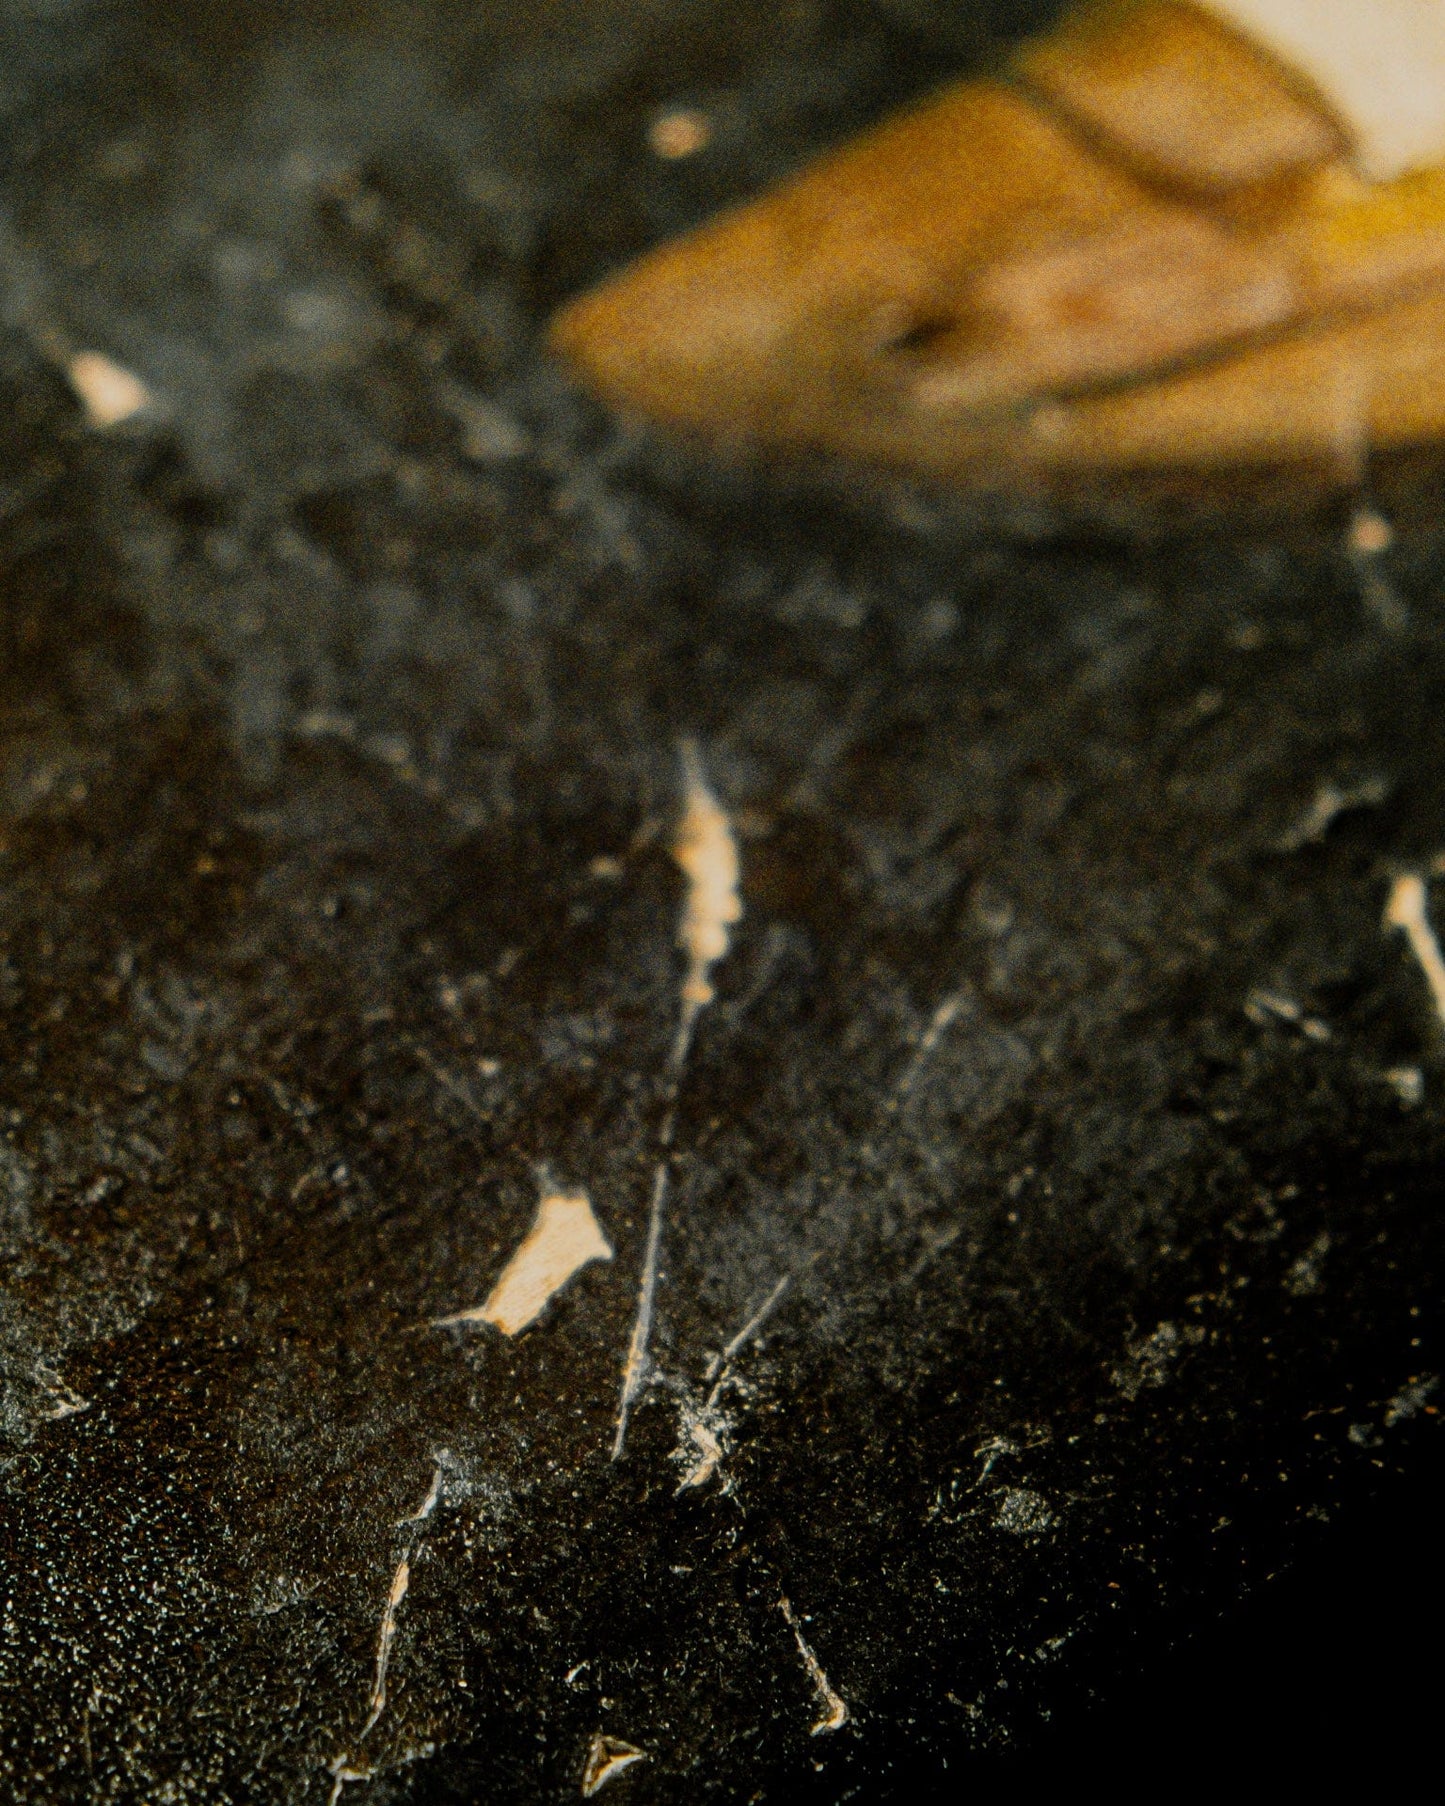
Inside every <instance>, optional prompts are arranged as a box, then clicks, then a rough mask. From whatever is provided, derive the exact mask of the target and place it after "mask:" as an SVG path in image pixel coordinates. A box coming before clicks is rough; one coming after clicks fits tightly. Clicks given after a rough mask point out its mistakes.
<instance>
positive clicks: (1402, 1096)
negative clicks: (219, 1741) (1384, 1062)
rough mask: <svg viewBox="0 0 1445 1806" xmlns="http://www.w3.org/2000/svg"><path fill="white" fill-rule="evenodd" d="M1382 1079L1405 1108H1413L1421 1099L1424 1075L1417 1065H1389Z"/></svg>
mask: <svg viewBox="0 0 1445 1806" xmlns="http://www.w3.org/2000/svg"><path fill="white" fill-rule="evenodd" d="M1384 1079H1385V1083H1386V1084H1387V1085H1388V1086H1390V1088H1391V1089H1392V1090H1393V1091H1394V1093H1395V1096H1396V1097H1398V1098H1399V1100H1400V1102H1401V1104H1402V1105H1403V1106H1404V1108H1405V1109H1407V1110H1413V1109H1414V1108H1415V1106H1416V1105H1417V1104H1418V1103H1421V1102H1422V1101H1423V1099H1424V1096H1425V1075H1424V1073H1423V1072H1421V1070H1420V1068H1419V1067H1418V1066H1391V1067H1390V1068H1389V1069H1388V1070H1387V1071H1386V1072H1385V1074H1384Z"/></svg>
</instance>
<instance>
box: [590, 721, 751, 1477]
mask: <svg viewBox="0 0 1445 1806" xmlns="http://www.w3.org/2000/svg"><path fill="white" fill-rule="evenodd" d="M682 785H683V811H682V819H681V821H680V822H679V823H678V827H677V834H676V837H675V839H674V840H673V844H672V856H673V858H674V859H675V860H676V861H677V864H678V866H679V868H680V869H681V871H682V874H683V876H684V877H685V878H686V879H687V895H686V897H685V898H684V900H683V906H682V915H681V918H680V919H679V921H678V925H677V940H678V945H679V946H680V947H681V948H682V950H683V952H684V953H685V954H686V955H687V970H686V972H685V973H684V975H683V981H682V989H681V992H680V994H679V998H678V1018H677V1034H676V1036H675V1037H674V1039H673V1043H672V1054H671V1058H670V1059H669V1061H668V1071H669V1075H670V1080H669V1089H670V1099H669V1103H668V1108H667V1111H666V1114H665V1115H664V1117H663V1119H662V1124H661V1127H660V1128H659V1130H658V1136H657V1138H658V1141H659V1143H660V1144H661V1146H662V1148H663V1149H664V1155H663V1158H662V1159H661V1160H660V1161H659V1162H658V1164H657V1171H656V1174H655V1176H654V1178H653V1183H652V1208H651V1211H650V1213H649V1216H648V1222H647V1246H646V1248H645V1249H644V1250H643V1256H642V1278H641V1280H640V1282H639V1284H638V1288H637V1316H636V1318H635V1319H634V1321H633V1325H632V1339H631V1341H630V1343H629V1344H628V1349H627V1361H626V1364H625V1366H624V1367H623V1370H622V1392H621V1396H620V1398H619V1400H618V1405H617V1434H616V1435H615V1436H614V1437H613V1441H612V1460H614V1461H617V1460H620V1459H621V1457H622V1453H623V1451H624V1449H625V1448H626V1446H627V1425H628V1422H629V1420H630V1419H631V1416H632V1408H633V1406H634V1405H635V1404H636V1403H637V1400H638V1397H639V1396H640V1394H641V1392H642V1388H643V1387H644V1386H645V1385H646V1383H647V1377H648V1373H649V1371H650V1362H649V1358H648V1352H647V1350H648V1343H649V1341H650V1340H651V1337H652V1318H653V1312H654V1309H655V1306H656V1301H657V1258H658V1252H659V1250H660V1248H661V1246H662V1218H663V1206H664V1204H665V1203H666V1201H667V1187H668V1177H669V1164H668V1155H667V1152H666V1150H668V1149H670V1148H671V1146H672V1133H673V1125H674V1123H675V1121H676V1110H675V1104H676V1099H677V1090H678V1086H679V1085H680V1084H681V1082H682V1075H683V1071H684V1069H685V1067H686V1065H687V1056H688V1053H689V1052H690V1050H691V1048H692V1036H693V1030H694V1029H695V1028H696V1026H697V1019H698V1016H699V1015H700V1014H701V1012H702V1011H703V1010H704V1009H705V1008H706V1007H707V1005H708V1004H710V1003H711V1002H712V1000H713V995H714V993H713V987H712V977H711V974H712V968H713V967H714V966H715V965H716V964H717V962H718V961H719V960H720V959H722V958H723V956H724V955H725V954H726V952H727V950H728V943H729V939H730V936H729V934H728V930H729V929H730V928H731V927H732V926H733V925H734V924H735V923H737V922H740V921H741V920H742V915H743V902H742V896H741V894H740V891H739V882H740V879H741V870H742V868H741V862H740V860H739V858H738V843H737V837H736V835H735V834H734V833H733V825H732V822H731V821H730V820H729V818H728V815H727V813H726V811H725V810H724V809H723V807H722V805H721V803H719V802H718V800H717V798H716V796H714V795H713V792H712V790H711V788H710V786H709V785H708V781H707V774H706V772H705V771H704V770H703V765H702V755H701V754H700V753H699V752H698V749H697V746H696V745H695V744H694V742H693V741H691V740H686V741H684V742H683V745H682Z"/></svg>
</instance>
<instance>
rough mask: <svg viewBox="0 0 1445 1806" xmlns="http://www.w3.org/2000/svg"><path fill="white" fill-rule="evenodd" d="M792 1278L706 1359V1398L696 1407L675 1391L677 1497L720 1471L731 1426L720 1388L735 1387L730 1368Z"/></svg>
mask: <svg viewBox="0 0 1445 1806" xmlns="http://www.w3.org/2000/svg"><path fill="white" fill-rule="evenodd" d="M793 1278H794V1275H793V1274H791V1273H784V1275H783V1276H782V1278H781V1279H780V1280H778V1282H777V1284H776V1285H774V1286H773V1288H772V1290H771V1291H770V1292H769V1293H768V1295H767V1297H766V1298H764V1299H763V1301H762V1303H761V1304H760V1305H759V1306H758V1307H757V1309H756V1310H755V1311H753V1312H751V1313H750V1314H749V1316H748V1317H747V1319H746V1320H745V1322H744V1323H743V1325H742V1328H741V1329H739V1330H738V1331H737V1333H736V1334H735V1335H734V1336H732V1337H731V1338H730V1339H729V1340H728V1341H727V1342H726V1343H725V1344H724V1345H723V1347H722V1349H721V1350H719V1352H718V1353H716V1354H713V1355H710V1356H709V1357H708V1362H707V1366H706V1368H705V1369H704V1371H703V1378H704V1379H705V1380H710V1381H711V1382H712V1385H711V1390H710V1391H709V1392H708V1395H707V1397H706V1398H705V1399H704V1400H703V1401H702V1403H701V1404H698V1403H697V1402H696V1400H695V1399H694V1398H693V1396H692V1393H691V1392H690V1391H689V1390H688V1389H687V1388H686V1387H684V1386H678V1387H677V1388H676V1390H677V1392H678V1394H679V1396H678V1414H679V1417H680V1420H681V1421H680V1424H679V1429H680V1431H681V1440H680V1441H679V1443H678V1446H677V1448H675V1449H674V1450H673V1459H674V1460H675V1461H678V1462H681V1463H684V1464H685V1465H684V1471H683V1476H682V1479H681V1480H680V1481H679V1482H678V1485H677V1493H675V1494H674V1497H676V1496H677V1494H680V1493H685V1492H690V1491H691V1490H692V1489H693V1488H694V1487H698V1486H705V1485H706V1484H707V1483H708V1481H709V1480H711V1479H712V1477H713V1476H714V1474H716V1473H717V1472H718V1470H719V1469H720V1468H721V1466H722V1463H723V1461H724V1460H725V1459H726V1457H727V1454H728V1451H729V1447H730V1439H731V1436H732V1429H733V1422H732V1419H731V1418H730V1417H729V1416H728V1414H727V1412H726V1411H725V1410H724V1409H723V1408H722V1405H721V1402H720V1401H721V1399H722V1394H723V1388H724V1387H725V1386H727V1385H729V1384H731V1385H733V1386H735V1387H736V1386H737V1385H738V1382H737V1381H736V1380H734V1379H733V1378H732V1364H733V1362H734V1361H735V1360H736V1359H737V1357H738V1355H739V1354H741V1353H742V1351H743V1349H744V1348H746V1347H747V1345H748V1343H749V1342H751V1341H752V1339H753V1337H754V1336H756V1335H757V1333H758V1331H759V1330H760V1329H761V1328H762V1327H763V1325H764V1324H765V1323H766V1322H767V1320H768V1318H769V1317H771V1316H772V1314H773V1312H774V1311H775V1310H776V1309H777V1307H778V1305H779V1304H780V1303H781V1302H782V1299H783V1297H784V1294H785V1293H786V1292H787V1290H788V1287H789V1286H790V1285H791V1284H792V1283H793ZM722 1490H723V1491H724V1492H725V1493H727V1492H731V1491H732V1482H731V1481H730V1480H725V1481H724V1482H723V1488H722Z"/></svg>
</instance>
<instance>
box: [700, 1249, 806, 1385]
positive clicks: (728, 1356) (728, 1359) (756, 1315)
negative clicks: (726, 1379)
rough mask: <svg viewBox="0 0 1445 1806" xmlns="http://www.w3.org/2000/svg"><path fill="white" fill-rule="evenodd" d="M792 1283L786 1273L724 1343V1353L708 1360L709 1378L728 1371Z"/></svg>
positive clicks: (789, 1274) (789, 1275) (790, 1276)
mask: <svg viewBox="0 0 1445 1806" xmlns="http://www.w3.org/2000/svg"><path fill="white" fill-rule="evenodd" d="M792 1283H793V1276H792V1274H791V1273H785V1274H784V1275H783V1277H782V1278H781V1279H780V1280H779V1281H778V1283H777V1284H776V1285H775V1286H774V1287H773V1289H772V1291H771V1292H769V1293H768V1295H767V1297H766V1298H765V1299H764V1300H763V1302H762V1303H761V1304H760V1305H759V1306H758V1308H757V1309H756V1310H755V1311H754V1312H753V1314H752V1316H751V1317H749V1318H748V1320H747V1322H746V1323H744V1324H743V1326H742V1328H741V1329H740V1330H739V1331H738V1332H737V1334H736V1335H735V1336H734V1337H733V1338H732V1340H731V1341H729V1342H728V1343H726V1344H725V1345H724V1347H723V1350H722V1353H721V1354H715V1355H714V1356H713V1357H712V1359H711V1360H710V1361H709V1362H708V1364H707V1377H708V1379H710V1380H715V1379H717V1378H718V1377H719V1375H721V1374H724V1373H726V1372H727V1370H728V1368H729V1367H730V1366H731V1365H732V1362H733V1358H734V1356H736V1355H738V1354H740V1353H741V1352H742V1350H743V1349H745V1348H746V1347H747V1345H748V1343H749V1342H751V1341H752V1339H753V1337H754V1336H755V1335H756V1334H757V1333H758V1331H759V1330H760V1329H761V1328H762V1327H763V1325H764V1324H765V1323H766V1322H767V1320H768V1318H769V1317H771V1316H772V1314H773V1312H774V1311H775V1310H776V1309H777V1308H778V1306H779V1305H780V1304H781V1303H782V1301H783V1294H784V1293H785V1292H786V1291H787V1289H788V1287H789V1286H790V1285H791V1284H792ZM716 1395H717V1387H716V1386H714V1387H713V1397H714V1398H715V1397H716Z"/></svg>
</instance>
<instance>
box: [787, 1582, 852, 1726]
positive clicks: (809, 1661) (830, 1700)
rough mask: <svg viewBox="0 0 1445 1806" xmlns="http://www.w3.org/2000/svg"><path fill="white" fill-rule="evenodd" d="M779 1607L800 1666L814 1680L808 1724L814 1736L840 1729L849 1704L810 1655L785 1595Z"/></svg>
mask: <svg viewBox="0 0 1445 1806" xmlns="http://www.w3.org/2000/svg"><path fill="white" fill-rule="evenodd" d="M778 1606H779V1609H780V1610H781V1611H782V1614H783V1616H784V1617H785V1618H786V1619H787V1621H788V1628H789V1630H791V1631H792V1633H793V1641H794V1642H795V1643H796V1644H797V1645H798V1654H799V1655H800V1656H801V1657H802V1658H803V1666H804V1668H806V1669H807V1671H808V1679H809V1680H810V1681H811V1682H812V1683H813V1691H814V1692H815V1693H816V1694H817V1695H818V1716H817V1718H816V1719H815V1720H814V1721H813V1723H812V1725H811V1726H810V1727H809V1729H810V1731H811V1733H812V1735H813V1736H814V1737H822V1736H824V1735H825V1734H826V1733H827V1732H829V1731H841V1730H842V1728H843V1726H844V1725H845V1724H847V1722H848V1705H847V1702H846V1701H845V1700H844V1699H843V1697H842V1696H841V1695H840V1694H838V1693H835V1692H834V1690H833V1687H832V1684H831V1682H830V1681H829V1679H828V1677H827V1675H826V1674H824V1672H823V1664H822V1663H821V1662H820V1661H819V1660H818V1658H817V1656H815V1655H814V1654H813V1651H812V1648H811V1647H810V1645H809V1643H808V1640H807V1638H806V1637H805V1636H804V1635H803V1627H802V1625H801V1624H799V1622H798V1616H797V1613H796V1612H795V1611H794V1610H793V1608H792V1606H791V1604H790V1603H789V1602H788V1600H787V1599H786V1598H783V1599H780V1600H779V1601H778Z"/></svg>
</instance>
